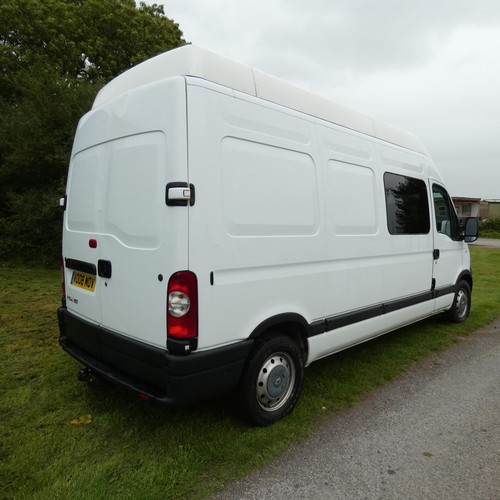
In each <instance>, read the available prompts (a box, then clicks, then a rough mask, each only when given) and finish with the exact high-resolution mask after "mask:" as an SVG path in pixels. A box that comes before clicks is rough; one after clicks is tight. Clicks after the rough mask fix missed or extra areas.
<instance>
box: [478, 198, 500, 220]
mask: <svg viewBox="0 0 500 500" xmlns="http://www.w3.org/2000/svg"><path fill="white" fill-rule="evenodd" d="M479 216H480V217H481V219H491V218H497V219H500V200H482V201H481V206H480V211H479Z"/></svg>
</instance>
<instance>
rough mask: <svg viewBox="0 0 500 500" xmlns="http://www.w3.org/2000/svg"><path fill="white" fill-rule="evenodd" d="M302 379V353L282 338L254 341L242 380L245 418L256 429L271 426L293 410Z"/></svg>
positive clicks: (288, 339) (294, 344)
mask: <svg viewBox="0 0 500 500" xmlns="http://www.w3.org/2000/svg"><path fill="white" fill-rule="evenodd" d="M303 378H304V362H303V359H302V352H301V350H300V348H299V347H298V345H297V344H296V342H294V340H293V339H291V338H290V337H287V336H286V335H283V334H279V333H278V334H276V335H272V334H266V335H264V336H263V337H261V338H259V339H257V340H256V341H255V346H254V348H253V350H252V353H251V355H250V357H249V359H248V361H247V364H246V367H245V370H244V372H243V376H242V380H241V386H240V391H241V400H242V404H243V408H244V410H245V412H246V415H247V416H248V417H249V418H250V419H251V420H252V421H253V422H254V423H256V424H257V425H262V426H265V425H270V424H272V423H274V422H276V421H278V420H280V419H281V418H283V417H284V416H285V415H288V413H290V411H291V410H292V409H293V407H294V406H295V404H296V402H297V400H298V398H299V395H300V391H301V389H302V381H303Z"/></svg>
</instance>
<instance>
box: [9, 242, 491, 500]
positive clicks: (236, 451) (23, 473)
mask: <svg viewBox="0 0 500 500" xmlns="http://www.w3.org/2000/svg"><path fill="white" fill-rule="evenodd" d="M471 253H472V257H473V272H474V278H475V283H474V290H473V309H472V314H471V316H470V318H469V319H468V320H467V321H466V322H465V323H464V324H461V325H452V324H449V323H446V322H444V321H443V320H442V318H440V317H435V318H431V319H429V320H427V321H424V322H421V323H418V324H416V325H414V326H411V327H408V328H404V329H402V330H399V331H397V332H394V333H392V334H389V335H386V336H384V337H381V338H379V339H377V340H374V341H371V342H369V343H366V344H363V345H361V346H358V347H356V348H352V349H349V350H347V351H344V352H343V353H340V354H338V355H335V356H331V357H329V358H326V359H324V360H321V361H319V362H317V363H314V364H313V365H312V366H311V367H309V368H308V369H307V370H306V376H305V385H304V390H303V393H302V396H301V399H300V401H299V403H298V405H297V407H296V409H295V410H294V412H293V413H292V414H291V415H290V416H289V417H287V418H286V419H284V420H283V421H281V422H279V423H277V424H275V425H274V426H271V427H268V428H264V429H261V428H253V427H250V426H248V425H247V424H246V423H245V422H244V420H242V419H241V418H240V415H239V414H238V412H237V411H236V409H235V400H234V398H233V397H227V398H223V399H219V400H215V401H210V402H208V403H204V404H199V405H193V406H190V407H181V408H169V407H162V406H159V405H155V404H152V403H148V402H144V401H141V400H139V399H137V398H136V397H134V396H133V395H130V394H128V393H126V392H123V391H121V390H117V389H115V388H112V387H109V386H107V385H105V384H96V385H93V386H89V385H87V384H84V383H81V382H78V381H77V380H76V376H75V375H76V372H77V371H78V368H79V367H78V364H77V363H76V362H75V361H74V360H73V359H72V358H70V357H69V356H68V355H66V354H65V353H63V352H62V350H61V349H60V348H59V345H58V342H57V338H58V330H57V320H56V315H55V311H56V309H57V306H58V303H59V300H60V291H59V289H60V285H59V281H60V278H59V272H57V271H48V270H43V269H26V268H21V267H16V268H8V267H5V266H4V267H1V268H0V283H1V287H0V318H1V322H0V366H1V367H2V369H1V371H0V391H1V392H0V422H1V426H2V432H1V438H0V497H2V498H12V497H16V498H35V499H36V498H72V499H73V498H76V499H77V498H92V499H94V498H106V499H108V498H134V499H135V498H203V497H205V496H207V495H208V494H210V493H212V492H214V491H217V490H218V489H221V488H222V487H223V485H224V484H225V483H227V482H228V481H229V480H231V479H235V478H238V477H241V476H243V475H245V474H246V473H248V472H249V471H251V470H252V469H254V468H256V467H259V466H262V465H264V464H266V463H267V462H269V461H270V460H272V459H273V458H276V457H277V456H279V455H280V454H281V453H282V452H283V451H284V450H285V449H286V448H287V447H288V446H289V445H290V444H291V443H293V442H296V441H299V440H301V439H303V438H304V437H306V436H307V435H309V434H310V433H311V432H312V431H313V430H314V429H315V428H316V427H317V425H318V424H319V423H321V421H322V420H323V419H324V418H326V417H327V416H331V415H332V413H333V412H334V411H336V410H340V409H343V408H346V407H348V406H350V405H352V404H355V403H356V402H357V401H359V400H360V399H361V398H363V397H364V396H366V395H367V394H368V393H369V392H370V391H372V390H373V389H374V388H376V387H378V386H380V385H382V384H384V383H386V382H387V381H390V380H394V379H395V378H397V377H398V376H400V375H401V374H402V373H403V372H404V371H405V370H406V369H407V368H408V367H409V366H411V365H412V364H413V363H415V362H416V361H418V360H419V359H421V358H422V357H424V356H427V355H428V354H429V353H431V352H435V351H440V350H443V349H446V348H448V347H449V346H451V345H452V344H453V343H454V342H456V341H457V339H458V338H459V337H461V336H464V335H468V334H469V333H471V332H472V331H474V330H475V329H477V328H479V327H481V326H483V325H485V324H487V323H489V322H491V321H492V320H493V319H495V318H496V317H498V316H500V251H498V250H493V249H485V248H472V249H471ZM72 422H73V423H72Z"/></svg>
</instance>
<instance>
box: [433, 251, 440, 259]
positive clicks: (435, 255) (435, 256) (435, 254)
mask: <svg viewBox="0 0 500 500" xmlns="http://www.w3.org/2000/svg"><path fill="white" fill-rule="evenodd" d="M433 256H434V260H438V259H439V249H438V248H436V249H435V250H434V253H433Z"/></svg>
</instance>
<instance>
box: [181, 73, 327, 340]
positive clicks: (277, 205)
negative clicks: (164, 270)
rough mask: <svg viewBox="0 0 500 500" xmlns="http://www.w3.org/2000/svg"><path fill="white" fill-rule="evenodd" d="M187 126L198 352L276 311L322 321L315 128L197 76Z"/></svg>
mask: <svg viewBox="0 0 500 500" xmlns="http://www.w3.org/2000/svg"><path fill="white" fill-rule="evenodd" d="M188 122H189V170H190V182H191V183H193V184H194V185H195V187H196V188H197V198H196V204H195V205H194V206H193V207H191V208H190V221H189V224H190V225H189V233H190V234H189V243H190V245H189V264H190V269H191V270H192V271H194V272H195V273H196V275H197V276H198V293H199V304H200V307H199V328H200V330H199V347H200V348H208V347H214V346H216V345H221V344H225V343H228V342H234V341H237V340H241V339H245V338H247V337H248V336H249V334H250V333H251V332H252V331H253V330H254V328H256V327H257V326H258V325H259V324H260V323H261V322H263V321H265V320H267V319H268V318H270V317H273V316H276V315H278V314H284V313H290V312H293V313H295V314H299V315H301V316H302V317H303V318H305V320H306V321H307V322H308V323H311V322H313V321H314V320H315V319H317V318H321V317H322V316H323V315H324V300H325V273H324V258H325V234H324V229H323V226H324V223H323V204H322V193H321V190H320V188H319V186H320V185H321V183H322V179H321V172H320V171H319V169H318V165H317V162H316V160H315V157H316V149H315V148H316V145H315V143H314V139H313V124H312V123H311V122H310V121H308V120H305V119H300V118H297V117H296V116H293V115H290V114H289V113H287V112H286V110H283V109H280V108H279V107H277V106H274V105H272V104H270V103H263V102H262V101H259V100H257V99H255V98H251V97H249V96H245V95H243V94H241V95H236V96H234V95H233V94H232V93H221V92H218V91H214V90H212V89H211V88H210V84H208V83H207V82H203V84H202V83H198V82H197V81H196V80H192V81H190V82H189V85H188ZM198 188H199V189H198Z"/></svg>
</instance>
